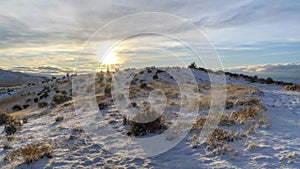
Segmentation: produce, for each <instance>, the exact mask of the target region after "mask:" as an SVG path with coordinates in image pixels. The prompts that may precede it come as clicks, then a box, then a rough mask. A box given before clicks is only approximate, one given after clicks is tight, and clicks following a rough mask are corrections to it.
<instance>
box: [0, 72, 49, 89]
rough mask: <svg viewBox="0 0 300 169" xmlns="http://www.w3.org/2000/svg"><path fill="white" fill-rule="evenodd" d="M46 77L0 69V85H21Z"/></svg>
mask: <svg viewBox="0 0 300 169" xmlns="http://www.w3.org/2000/svg"><path fill="white" fill-rule="evenodd" d="M46 79H47V78H46V77H41V76H34V75H28V74H25V73H20V72H13V71H9V70H2V69H0V87H11V86H21V85H24V84H28V83H32V82H39V81H42V80H46Z"/></svg>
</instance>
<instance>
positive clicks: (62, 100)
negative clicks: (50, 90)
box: [52, 93, 72, 104]
mask: <svg viewBox="0 0 300 169" xmlns="http://www.w3.org/2000/svg"><path fill="white" fill-rule="evenodd" d="M71 99H72V98H71V97H69V96H67V95H63V94H60V93H58V94H56V95H54V96H53V98H52V101H53V102H54V103H56V104H63V103H65V102H67V101H70V100H71Z"/></svg>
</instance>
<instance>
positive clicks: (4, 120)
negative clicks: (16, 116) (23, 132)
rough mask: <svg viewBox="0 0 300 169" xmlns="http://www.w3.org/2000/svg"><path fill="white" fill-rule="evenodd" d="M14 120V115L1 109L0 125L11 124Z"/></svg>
mask: <svg viewBox="0 0 300 169" xmlns="http://www.w3.org/2000/svg"><path fill="white" fill-rule="evenodd" d="M12 121H13V117H12V116H11V115H9V114H8V113H6V112H3V111H0V126H2V125H5V124H9V123H11V122H12Z"/></svg>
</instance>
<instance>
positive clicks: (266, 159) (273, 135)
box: [0, 68, 300, 169]
mask: <svg viewBox="0 0 300 169" xmlns="http://www.w3.org/2000/svg"><path fill="white" fill-rule="evenodd" d="M174 69H178V68H174ZM128 71H129V73H130V70H128ZM175 71H177V70H175ZM155 72H157V70H156V69H155V68H153V69H151V72H150V71H149V72H147V71H144V72H143V73H137V75H136V76H134V78H137V79H143V81H139V80H137V81H136V83H135V84H133V85H134V86H139V85H140V84H141V83H147V84H150V83H151V79H152V78H149V77H153V76H154V75H155ZM193 74H194V76H195V79H196V81H197V83H198V84H209V77H208V76H207V74H206V73H205V72H203V71H201V70H193ZM187 76H188V75H187ZM226 78H227V84H228V85H230V84H232V85H240V86H251V87H253V88H257V89H258V90H259V91H261V92H262V93H263V94H259V95H257V94H254V95H253V97H256V98H258V99H260V102H261V104H262V105H263V106H264V107H265V108H266V112H265V116H266V117H265V118H266V121H267V123H264V124H262V125H259V126H257V128H255V130H254V131H253V133H252V134H249V135H247V137H244V138H242V139H241V140H236V141H233V142H231V143H228V145H229V146H230V147H231V148H232V151H224V152H221V153H219V154H215V153H214V152H213V151H208V150H206V148H205V145H200V146H196V147H194V146H193V144H192V139H191V138H192V136H193V133H192V132H191V133H189V134H188V135H187V136H186V137H185V139H183V140H182V141H181V142H180V143H179V144H178V145H176V146H175V147H173V148H172V149H171V150H169V151H167V152H165V153H162V154H159V155H157V156H153V157H143V156H139V157H126V156H118V155H114V154H111V153H110V152H108V151H106V150H105V149H103V148H102V147H103V145H101V144H98V143H99V142H102V141H103V142H105V140H106V139H108V136H106V135H103V136H100V137H99V139H100V141H99V142H98V141H95V140H92V139H91V137H89V136H90V134H91V133H89V132H88V131H84V127H82V125H83V124H85V123H86V122H85V121H86V119H80V118H78V115H76V113H75V110H74V106H73V102H72V101H69V102H66V103H64V104H61V105H57V106H55V107H45V108H41V109H39V108H37V107H36V105H35V104H33V105H32V106H31V107H30V108H29V109H25V110H22V111H20V112H17V113H15V114H16V115H18V116H19V117H29V120H28V123H26V124H24V126H23V129H22V131H20V132H17V133H16V134H15V137H17V139H16V141H13V142H11V143H10V144H11V146H12V147H13V149H12V150H15V149H17V148H20V147H22V146H24V145H26V144H29V143H34V142H36V141H49V140H51V141H53V142H54V152H53V157H52V158H51V159H47V158H44V159H41V160H39V161H37V162H35V163H33V164H30V165H27V164H23V165H20V166H19V167H18V166H17V165H14V164H13V163H12V162H11V163H9V162H5V161H3V160H2V161H1V162H0V167H1V168H11V167H12V168H37V169H39V168H295V169H296V168H300V162H299V160H300V155H299V154H300V130H299V129H300V100H299V99H300V92H291V91H286V90H284V89H283V87H282V86H279V85H272V84H270V85H267V84H259V83H249V82H247V81H245V80H243V79H235V78H232V77H226ZM96 81H97V80H96ZM158 81H160V82H170V83H173V81H174V80H171V78H170V77H169V76H168V75H167V74H166V73H165V72H161V73H159V74H158ZM70 82H71V79H67V80H57V81H51V82H49V83H46V84H42V83H39V84H37V85H36V86H34V87H26V88H21V89H18V90H16V91H15V94H14V95H15V96H16V95H18V93H26V92H29V91H35V92H36V93H38V92H39V91H41V90H42V89H43V88H44V87H45V86H52V87H51V92H50V96H49V98H47V99H44V100H43V101H47V102H49V103H50V102H51V97H53V96H54V95H55V93H56V92H54V91H53V90H54V88H55V87H58V88H59V90H66V91H68V92H69V91H70V89H71V83H70ZM204 92H205V91H204ZM68 94H69V95H70V93H68ZM7 97H10V96H7ZM28 97H29V96H28ZM26 98H27V97H26ZM26 98H22V99H26ZM22 99H20V100H18V102H23V100H22ZM145 99H147V98H146V97H142V96H141V97H139V100H141V101H143V100H145ZM104 100H106V99H105V98H102V101H104ZM108 100H109V99H108ZM1 101H3V100H1V98H0V103H1ZM174 110H175V109H172V111H174ZM118 111H119V110H117V109H116V107H115V106H113V105H112V106H110V107H108V108H106V109H104V110H103V111H102V112H103V113H104V115H105V117H106V119H107V121H109V125H112V126H113V127H115V128H116V130H117V131H119V132H123V131H124V130H125V128H126V126H125V128H124V126H123V125H122V122H121V120H122V118H121V116H120V114H119V113H118ZM58 116H63V117H64V120H63V121H62V122H56V121H55V118H56V117H58ZM107 121H106V122H99V125H100V126H101V125H108V123H107ZM246 127H247V126H246V125H242V124H241V125H237V126H234V127H233V129H237V130H241V131H242V130H244V128H246ZM3 129H4V127H3V126H1V127H0V133H2V134H1V137H0V138H1V139H0V142H1V143H3V144H4V143H5V141H6V140H5V134H4V133H3V132H2V131H3ZM109 137H118V135H115V136H114V135H110V136H109ZM120 139H122V138H120ZM124 142H125V140H124ZM121 143H122V140H120V144H121ZM12 150H5V149H3V148H2V147H0V160H1V159H2V158H4V157H5V156H6V155H7V154H8V153H9V151H12Z"/></svg>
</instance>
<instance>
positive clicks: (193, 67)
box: [188, 62, 197, 69]
mask: <svg viewBox="0 0 300 169" xmlns="http://www.w3.org/2000/svg"><path fill="white" fill-rule="evenodd" d="M188 68H190V69H197V65H196V63H195V62H192V63H191V64H190V65H189V66H188Z"/></svg>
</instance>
